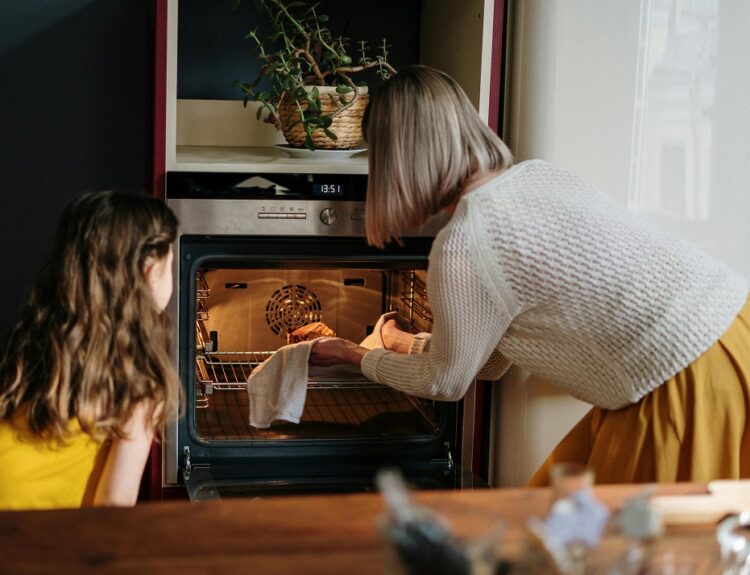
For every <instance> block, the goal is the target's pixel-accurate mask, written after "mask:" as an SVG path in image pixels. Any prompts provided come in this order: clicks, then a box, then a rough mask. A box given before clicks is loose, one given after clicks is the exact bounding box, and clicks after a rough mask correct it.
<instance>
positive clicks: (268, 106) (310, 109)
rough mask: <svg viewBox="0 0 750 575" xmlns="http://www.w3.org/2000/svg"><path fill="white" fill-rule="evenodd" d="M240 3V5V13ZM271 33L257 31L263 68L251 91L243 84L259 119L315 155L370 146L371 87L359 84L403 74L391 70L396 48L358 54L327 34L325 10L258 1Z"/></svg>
mask: <svg viewBox="0 0 750 575" xmlns="http://www.w3.org/2000/svg"><path fill="white" fill-rule="evenodd" d="M239 2H240V0H235V6H236V5H238V4H239ZM255 4H256V6H257V8H258V10H259V11H260V12H261V13H262V14H264V15H265V16H266V19H267V22H268V24H269V27H270V31H267V33H265V34H261V33H260V32H259V30H258V29H257V28H256V29H255V30H252V31H250V32H249V33H248V34H247V35H246V39H252V40H253V41H254V42H255V44H256V48H257V54H258V58H259V59H260V60H261V62H262V65H261V69H260V72H259V74H258V76H257V78H255V80H254V81H253V82H251V83H243V82H239V81H237V82H235V85H236V86H238V87H239V88H241V89H242V91H243V92H244V94H245V105H246V106H247V103H248V101H250V100H253V101H256V102H259V103H260V104H261V106H260V107H259V108H258V119H260V117H261V116H262V115H263V113H264V111H265V112H266V117H265V120H266V121H268V122H270V123H272V124H274V125H275V126H276V127H277V128H278V129H280V130H281V131H282V133H283V134H284V137H285V138H286V141H287V142H288V144H289V145H290V146H292V147H295V148H301V147H305V148H307V149H309V150H315V149H316V148H320V149H346V148H354V147H356V146H357V145H358V144H359V142H361V140H362V132H361V123H362V117H363V115H364V111H365V108H366V106H367V102H368V91H367V87H366V86H365V85H362V84H361V83H360V84H358V83H356V82H355V81H354V79H353V77H354V76H355V75H357V74H358V73H361V72H364V71H365V70H374V71H375V72H376V73H377V75H378V76H379V77H380V78H382V79H387V78H389V77H390V76H391V75H392V74H395V73H396V70H395V69H394V68H393V67H392V66H391V65H390V64H389V63H388V44H387V42H386V40H385V39H383V40H382V42H381V44H380V46H379V49H378V53H377V54H376V55H374V56H371V55H370V51H369V49H368V46H367V43H366V42H364V41H360V42H358V43H357V45H356V50H355V51H353V52H352V53H350V51H351V46H350V42H349V40H348V39H347V38H343V37H341V36H336V35H334V34H333V32H331V30H330V29H329V28H328V26H327V22H328V16H326V15H325V14H320V13H319V12H318V4H313V5H311V6H309V7H308V6H307V5H306V3H305V2H301V1H288V0H255Z"/></svg>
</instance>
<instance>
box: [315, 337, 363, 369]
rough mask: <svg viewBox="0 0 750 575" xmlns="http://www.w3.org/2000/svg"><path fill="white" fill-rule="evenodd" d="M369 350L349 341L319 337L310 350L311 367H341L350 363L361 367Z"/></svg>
mask: <svg viewBox="0 0 750 575" xmlns="http://www.w3.org/2000/svg"><path fill="white" fill-rule="evenodd" d="M368 351H369V350H368V349H367V348H365V347H361V346H359V345H357V344H356V343H354V342H352V341H349V340H348V339H342V338H340V337H319V338H318V339H316V340H315V342H314V343H313V346H312V349H311V350H310V365H322V366H326V365H340V364H342V363H349V364H351V365H355V366H357V367H360V366H361V365H362V358H363V357H364V356H365V354H366V353H367V352H368Z"/></svg>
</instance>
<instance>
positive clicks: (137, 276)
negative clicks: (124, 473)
mask: <svg viewBox="0 0 750 575" xmlns="http://www.w3.org/2000/svg"><path fill="white" fill-rule="evenodd" d="M176 235H177V219H176V218H175V216H174V214H173V213H172V211H171V210H170V209H169V208H168V207H167V206H166V205H165V204H164V203H163V202H161V201H159V200H157V199H156V198H151V197H148V196H145V195H136V194H127V193H119V192H112V191H107V192H97V193H88V194H84V195H82V196H80V197H79V198H77V199H75V200H74V201H72V202H71V203H70V204H69V205H68V206H67V208H66V209H65V211H64V213H63V214H62V216H61V218H60V221H59V223H58V228H57V236H56V241H55V243H54V248H53V252H52V254H51V258H50V260H49V262H48V263H47V265H46V266H45V267H44V268H42V270H41V272H40V274H39V276H38V278H37V281H36V283H35V285H34V288H33V290H32V293H31V297H30V299H29V301H28V303H27V304H26V306H25V307H24V309H23V312H22V315H21V319H20V321H19V322H18V324H17V325H16V327H15V328H14V330H13V331H12V332H11V334H10V336H9V337H8V340H7V345H6V348H5V351H4V353H3V356H2V359H1V360H0V420H12V419H13V418H14V417H16V416H18V415H21V414H23V416H24V417H27V419H28V426H29V429H30V431H31V432H33V433H34V434H35V435H37V436H40V437H45V438H59V439H64V438H65V437H66V435H67V427H68V421H69V420H70V419H72V418H75V417H77V418H78V420H79V421H80V424H81V427H82V429H83V430H84V431H86V432H87V433H90V434H91V435H93V436H94V437H97V438H99V439H104V438H107V437H112V436H123V435H124V432H123V425H124V423H125V422H126V421H127V419H128V417H129V416H130V414H131V413H132V411H133V409H134V408H135V406H136V405H137V404H139V403H140V402H143V401H146V402H148V405H149V414H150V416H151V417H152V418H153V421H154V424H155V425H158V424H161V423H163V422H164V419H165V417H166V416H167V414H169V413H172V412H173V410H174V409H175V407H176V405H177V403H176V402H179V401H180V397H181V396H180V385H179V382H178V379H177V375H176V373H175V369H174V367H173V365H172V359H171V358H170V354H169V345H170V334H171V322H170V320H169V317H168V315H167V314H166V313H161V311H160V310H159V309H158V308H157V306H156V304H155V302H154V299H153V296H152V293H151V291H150V288H149V286H148V284H147V282H146V279H145V276H144V269H145V266H146V265H147V264H148V263H149V262H150V261H152V260H153V259H154V258H156V259H161V258H164V257H166V256H167V255H168V254H169V250H170V246H171V245H172V243H173V242H174V240H175V238H176Z"/></svg>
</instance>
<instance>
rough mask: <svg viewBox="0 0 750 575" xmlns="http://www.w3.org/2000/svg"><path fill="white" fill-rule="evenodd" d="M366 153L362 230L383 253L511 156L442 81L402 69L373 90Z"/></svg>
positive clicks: (436, 74) (431, 73) (453, 86)
mask: <svg viewBox="0 0 750 575" xmlns="http://www.w3.org/2000/svg"><path fill="white" fill-rule="evenodd" d="M363 123H364V128H365V137H366V139H367V144H368V148H369V160H368V162H369V178H368V184H367V205H366V209H365V227H366V230H367V241H368V242H369V243H370V244H371V245H374V246H378V247H382V246H383V245H384V244H385V243H386V242H388V241H390V240H397V239H398V238H399V237H400V236H401V235H402V234H404V233H405V232H406V231H408V230H410V229H415V228H418V227H419V226H421V225H422V224H424V223H425V222H426V221H427V220H428V219H429V218H430V216H433V215H435V214H436V213H438V212H439V211H440V210H441V209H442V208H444V207H446V206H448V205H450V204H452V203H453V202H455V201H456V200H457V199H458V197H459V195H460V193H461V188H462V186H463V185H464V184H465V183H466V182H467V181H468V180H469V179H470V178H471V177H473V176H482V175H484V174H485V173H487V172H492V171H495V170H501V169H506V168H509V167H510V166H511V165H512V164H513V155H512V154H511V152H510V150H509V149H508V147H507V146H506V145H505V143H504V142H503V141H502V140H501V139H500V138H499V137H498V136H497V135H496V134H495V133H494V132H493V131H492V130H491V129H490V128H489V127H488V126H487V124H486V123H485V122H484V120H482V118H481V116H480V115H479V114H478V113H477V111H476V109H475V108H474V106H473V105H472V103H471V101H470V100H469V98H468V97H467V96H466V93H465V92H464V91H463V89H462V88H461V86H459V85H458V83H457V82H456V81H455V80H454V79H453V78H451V77H450V76H448V74H446V73H444V72H441V71H439V70H435V69H434V68H430V67H428V66H409V67H407V68H404V69H401V70H400V71H399V73H398V74H395V75H393V76H392V77H391V78H390V79H389V80H387V81H386V82H384V83H383V84H382V85H381V86H380V88H378V91H377V93H376V94H375V97H374V98H373V99H372V100H371V101H370V105H369V106H368V107H367V112H366V118H365V119H364V121H363Z"/></svg>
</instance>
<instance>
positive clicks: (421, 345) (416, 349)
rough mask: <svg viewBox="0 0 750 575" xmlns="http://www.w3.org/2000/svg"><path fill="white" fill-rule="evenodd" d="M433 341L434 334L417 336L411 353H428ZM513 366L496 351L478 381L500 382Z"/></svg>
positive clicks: (413, 341) (412, 344)
mask: <svg viewBox="0 0 750 575" xmlns="http://www.w3.org/2000/svg"><path fill="white" fill-rule="evenodd" d="M431 341H432V334H430V333H418V334H416V335H415V336H414V339H412V342H411V347H409V353H427V352H428V351H429V350H430V342H431ZM511 365H513V362H511V361H510V360H509V359H508V358H507V357H505V356H504V355H503V354H502V353H500V351H499V350H497V349H495V350H494V351H493V352H492V354H491V355H490V358H489V359H488V360H487V363H485V364H484V366H483V367H482V369H480V370H479V373H478V374H477V379H486V380H488V381H495V380H498V379H500V378H501V377H502V376H503V375H504V374H505V372H506V371H508V370H509V369H510V366H511Z"/></svg>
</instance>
